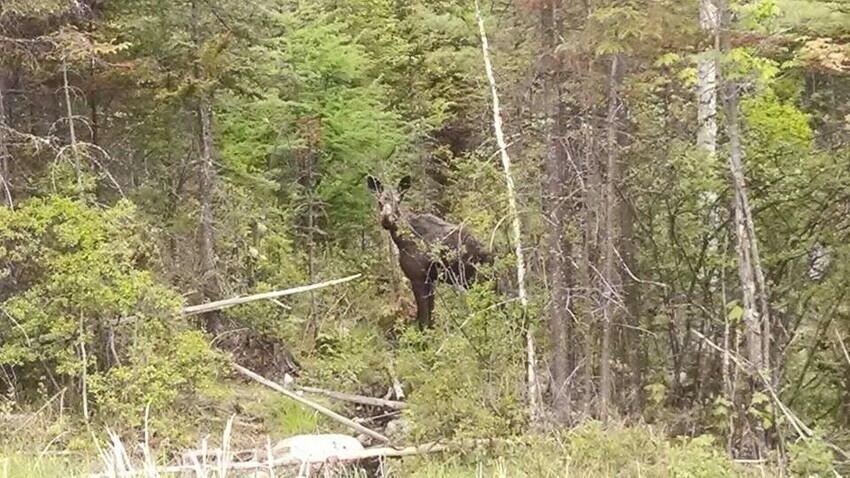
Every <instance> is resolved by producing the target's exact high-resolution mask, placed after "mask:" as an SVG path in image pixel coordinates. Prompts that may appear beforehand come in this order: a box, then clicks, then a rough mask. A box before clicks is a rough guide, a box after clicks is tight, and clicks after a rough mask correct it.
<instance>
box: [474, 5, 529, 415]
mask: <svg viewBox="0 0 850 478" xmlns="http://www.w3.org/2000/svg"><path fill="white" fill-rule="evenodd" d="M475 18H476V20H477V21H478V30H479V33H480V34H481V54H482V56H483V57H484V70H485V71H486V73H487V80H488V82H489V83H490V93H491V95H492V100H493V129H494V130H495V134H496V142H497V143H498V145H499V152H500V156H501V159H502V169H504V172H505V183H506V186H507V190H508V208H509V212H510V214H511V217H512V219H513V221H512V239H513V242H514V250H515V252H516V260H517V268H516V275H517V287H518V289H519V290H518V294H519V301H520V305H521V306H522V309H523V315H526V314H527V312H528V295H527V293H526V290H525V256H524V254H523V250H522V234H521V226H520V219H519V213H518V212H517V205H516V188H515V187H514V178H513V174H511V158H510V156H509V155H508V147H507V145H506V143H505V134H504V132H503V131H502V115H501V113H500V109H499V95H498V92H497V91H496V77H495V75H494V74H493V65H492V64H491V62H490V51H489V46H488V43H487V32H486V30H485V29H484V19H483V17H482V15H481V6H480V5H479V3H478V0H475ZM525 342H526V365H527V370H526V394H527V395H528V397H527V399H528V405H529V408H530V412H531V419H532V422H536V421H537V420H539V418H540V415H541V413H540V412H541V411H540V392H539V390H538V382H537V364H536V350H535V344H534V329H533V327H532V326H531V323H530V322H527V328H526V331H525Z"/></svg>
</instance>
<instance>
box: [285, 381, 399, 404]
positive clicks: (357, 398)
mask: <svg viewBox="0 0 850 478" xmlns="http://www.w3.org/2000/svg"><path fill="white" fill-rule="evenodd" d="M295 389H296V390H300V391H302V392H307V393H313V394H316V395H323V396H325V397H328V398H333V399H336V400H341V401H343V402H351V403H359V404H361V405H371V406H373V407H385V408H392V409H393V410H401V409H403V408H406V407H407V404H406V403H404V402H399V401H396V400H384V399H383V398H376V397H365V396H363V395H353V394H350V393H342V392H334V391H331V390H325V389H322V388H316V387H302V386H300V385H296V386H295Z"/></svg>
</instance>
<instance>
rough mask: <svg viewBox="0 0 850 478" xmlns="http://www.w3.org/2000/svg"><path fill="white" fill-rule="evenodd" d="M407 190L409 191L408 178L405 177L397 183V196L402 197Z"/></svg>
mask: <svg viewBox="0 0 850 478" xmlns="http://www.w3.org/2000/svg"><path fill="white" fill-rule="evenodd" d="M408 189H410V176H405V177H403V178H401V180H400V181H399V182H398V193H399V195H401V196H404V193H406V192H407V190H408Z"/></svg>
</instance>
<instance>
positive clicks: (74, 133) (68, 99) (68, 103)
mask: <svg viewBox="0 0 850 478" xmlns="http://www.w3.org/2000/svg"><path fill="white" fill-rule="evenodd" d="M62 81H63V83H62V84H63V90H64V91H65V109H66V112H67V115H68V132H69V133H70V135H71V154H72V155H73V161H74V171H75V172H76V174H77V186H79V187H82V185H83V178H82V171H81V170H80V155H79V153H78V151H77V131H76V129H75V127H74V110H73V108H71V86H70V85H69V84H68V64H67V63H66V62H65V60H64V59H63V60H62Z"/></svg>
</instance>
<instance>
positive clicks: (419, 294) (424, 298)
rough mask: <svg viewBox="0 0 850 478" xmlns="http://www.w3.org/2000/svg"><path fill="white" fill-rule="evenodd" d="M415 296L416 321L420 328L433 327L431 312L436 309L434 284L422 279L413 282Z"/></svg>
mask: <svg viewBox="0 0 850 478" xmlns="http://www.w3.org/2000/svg"><path fill="white" fill-rule="evenodd" d="M411 285H412V286H413V297H414V299H416V322H417V323H418V324H419V330H424V329H426V328H430V327H431V312H432V311H433V309H434V293H433V289H434V288H433V286H432V284H431V282H430V281H428V280H422V281H416V282H412V281H411Z"/></svg>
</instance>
